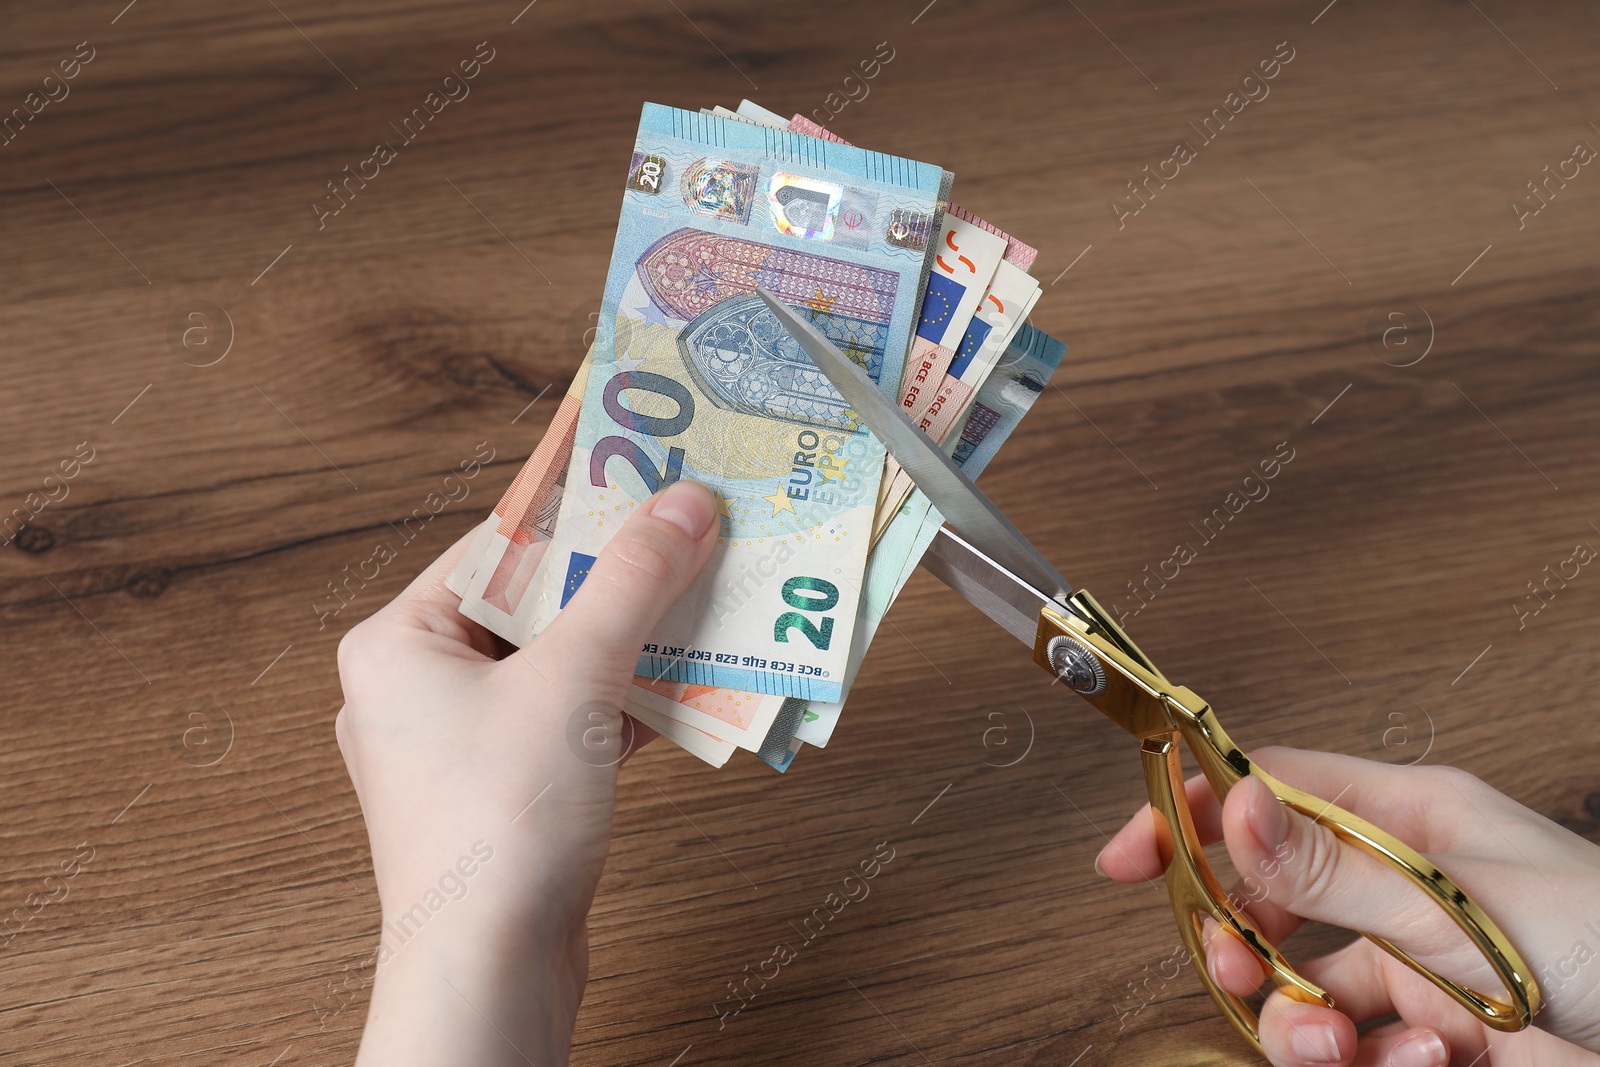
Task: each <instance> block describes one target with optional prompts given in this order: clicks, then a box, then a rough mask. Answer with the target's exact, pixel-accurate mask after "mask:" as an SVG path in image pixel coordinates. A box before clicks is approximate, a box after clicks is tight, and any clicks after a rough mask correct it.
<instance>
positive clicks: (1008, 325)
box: [872, 262, 1040, 543]
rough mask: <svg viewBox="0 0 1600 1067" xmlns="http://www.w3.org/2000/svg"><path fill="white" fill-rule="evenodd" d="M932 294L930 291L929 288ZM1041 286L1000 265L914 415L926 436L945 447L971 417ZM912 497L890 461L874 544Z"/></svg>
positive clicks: (906, 479)
mask: <svg viewBox="0 0 1600 1067" xmlns="http://www.w3.org/2000/svg"><path fill="white" fill-rule="evenodd" d="M929 289H930V291H931V290H932V286H931V285H930V287H929ZM1039 292H1040V290H1039V283H1038V281H1037V280H1035V278H1034V277H1033V276H1032V275H1031V274H1029V273H1028V272H1027V271H1025V270H1022V269H1020V268H1018V267H1015V266H1013V265H1012V264H1010V263H1005V262H1002V263H1000V264H999V268H998V270H996V272H995V274H994V280H993V281H991V282H990V283H989V286H988V288H987V289H986V290H985V292H984V294H983V301H982V306H981V308H980V310H979V313H978V314H977V315H976V316H972V317H969V319H968V321H967V322H966V323H965V324H964V330H965V332H964V333H963V334H962V337H961V343H960V346H959V349H958V351H957V352H956V353H955V358H954V359H953V360H951V361H950V363H949V365H948V366H947V367H946V368H945V374H944V378H943V380H942V381H940V382H939V384H938V386H937V388H935V389H934V390H931V391H930V399H929V400H928V402H927V403H926V404H925V405H924V406H923V408H922V410H921V412H920V413H910V412H908V414H911V417H912V418H913V419H914V420H915V421H916V422H917V424H918V426H920V427H921V428H922V432H923V433H925V434H927V435H928V436H929V437H931V438H933V439H934V440H935V441H937V442H939V443H941V444H943V443H944V442H945V441H946V440H947V439H948V438H949V437H950V433H951V431H952V430H953V429H955V427H957V426H959V425H960V424H961V423H962V422H963V421H964V420H965V419H966V415H967V409H968V406H969V405H970V404H971V403H972V401H973V398H974V397H976V396H977V391H978V390H979V389H981V388H983V383H984V382H985V381H986V380H987V379H988V377H989V373H990V372H991V371H992V370H994V367H995V365H996V364H997V363H998V362H999V361H1000V356H1001V353H1002V352H1004V351H1005V349H1006V346H1007V345H1009V344H1010V343H1011V338H1012V337H1013V336H1014V335H1015V333H1016V331H1017V330H1018V329H1019V328H1020V327H1021V326H1022V323H1023V321H1024V320H1026V319H1027V317H1028V315H1029V313H1031V312H1032V311H1033V306H1034V304H1036V303H1038V302H1039ZM910 492H911V478H910V476H909V475H907V474H906V472H905V471H903V470H901V469H900V465H899V464H898V463H896V462H895V461H894V460H893V459H892V458H891V459H890V460H889V461H888V462H887V464H886V465H885V467H884V480H883V487H882V488H881V489H880V490H879V491H878V510H877V512H876V514H875V516H874V518H873V528H872V538H873V542H874V543H876V542H877V540H878V538H880V537H881V536H883V531H884V529H885V528H886V527H887V526H888V525H889V522H890V521H891V520H892V519H893V518H894V516H895V514H896V513H897V512H898V511H899V510H900V505H901V504H903V503H905V499H906V496H907V495H908V494H909V493H910Z"/></svg>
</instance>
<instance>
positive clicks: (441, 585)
mask: <svg viewBox="0 0 1600 1067" xmlns="http://www.w3.org/2000/svg"><path fill="white" fill-rule="evenodd" d="M476 533H477V527H474V528H473V529H471V530H469V531H467V532H466V533H465V534H463V535H462V536H461V538H460V539H459V540H458V541H456V543H455V544H453V545H451V546H450V547H449V548H447V549H445V551H444V553H443V554H442V555H440V556H439V558H437V559H435V560H434V561H433V562H432V563H430V564H428V566H427V567H425V568H424V569H423V571H422V573H421V574H419V575H417V576H416V577H415V578H414V579H412V581H411V584H410V585H408V586H406V588H405V589H404V590H402V591H401V593H400V595H399V596H397V597H395V598H394V599H393V600H391V601H389V603H387V604H385V605H384V606H383V607H381V608H379V609H378V610H377V611H376V612H374V613H373V614H372V616H371V617H370V618H367V619H364V620H362V621H361V622H359V623H357V624H356V625H355V626H353V627H351V628H350V630H349V631H347V632H346V633H345V635H344V639H343V640H342V641H340V643H339V673H340V676H341V677H342V678H344V679H345V680H346V681H349V680H350V679H351V678H352V677H354V676H355V674H371V673H373V672H371V671H364V670H363V669H362V665H363V664H367V665H368V666H371V667H373V668H374V669H375V671H378V672H381V671H384V670H387V669H388V667H389V666H391V665H392V659H393V657H394V656H396V655H399V656H409V655H411V654H413V653H414V652H415V650H416V648H417V647H418V646H417V644H416V641H417V640H421V641H422V642H423V643H432V644H435V645H437V646H438V649H439V650H440V651H442V652H444V653H446V654H449V655H456V656H461V657H464V658H466V659H468V660H472V661H481V660H485V659H493V658H495V654H496V651H497V650H496V640H495V637H494V635H493V634H491V633H489V631H488V630H486V629H484V628H483V627H482V626H480V625H478V624H477V623H476V622H473V621H472V620H471V619H468V618H467V617H466V616H464V615H462V614H461V612H460V610H459V608H460V606H461V598H460V597H458V596H456V594H455V593H453V592H451V591H450V588H449V586H447V585H445V579H446V578H448V577H449V576H450V572H451V571H452V570H454V569H455V568H456V565H457V564H458V563H460V562H461V560H462V558H463V557H464V556H465V555H466V554H467V552H468V551H469V550H470V549H471V548H472V544H473V540H474V537H475V535H476ZM390 558H392V557H390ZM397 639H398V640H397Z"/></svg>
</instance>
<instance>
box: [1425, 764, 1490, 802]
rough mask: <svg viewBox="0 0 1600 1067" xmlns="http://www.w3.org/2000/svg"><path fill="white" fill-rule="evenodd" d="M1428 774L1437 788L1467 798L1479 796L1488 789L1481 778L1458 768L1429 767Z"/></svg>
mask: <svg viewBox="0 0 1600 1067" xmlns="http://www.w3.org/2000/svg"><path fill="white" fill-rule="evenodd" d="M1428 774H1429V775H1430V776H1431V777H1433V778H1434V779H1435V780H1436V786H1437V787H1441V788H1442V789H1443V790H1450V789H1455V790H1457V791H1459V792H1461V793H1464V794H1465V795H1467V796H1469V797H1477V796H1480V795H1482V794H1483V792H1484V791H1485V790H1487V789H1488V788H1489V787H1488V786H1487V785H1486V784H1485V783H1484V781H1483V779H1482V778H1479V777H1478V776H1477V775H1475V774H1473V773H1472V772H1471V771H1464V770H1462V769H1461V768H1460V767H1444V766H1440V767H1429V768H1428Z"/></svg>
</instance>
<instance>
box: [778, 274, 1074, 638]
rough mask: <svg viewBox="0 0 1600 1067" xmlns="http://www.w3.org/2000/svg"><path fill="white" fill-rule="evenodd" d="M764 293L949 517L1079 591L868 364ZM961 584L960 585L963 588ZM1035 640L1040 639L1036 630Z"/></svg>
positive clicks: (1042, 581)
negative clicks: (893, 398)
mask: <svg viewBox="0 0 1600 1067" xmlns="http://www.w3.org/2000/svg"><path fill="white" fill-rule="evenodd" d="M756 293H757V294H759V295H760V297H761V299H762V300H765V301H766V302H767V306H768V307H770V308H771V309H772V313H773V314H774V315H776V316H777V317H778V321H779V322H781V323H782V324H783V325H784V327H785V328H786V329H787V330H788V331H789V333H790V334H792V335H793V336H794V339H795V340H796V341H798V342H799V344H800V347H801V348H803V349H804V350H805V352H806V354H807V355H809V356H810V357H811V359H812V360H813V361H814V362H815V363H816V365H817V368H818V369H819V370H821V371H822V373H823V374H825V375H827V378H828V381H830V382H832V383H833V387H834V388H835V389H837V390H839V395H840V396H842V397H844V399H845V402H846V403H848V404H849V405H850V406H851V407H852V408H854V409H855V413H856V416H857V417H858V418H860V420H861V421H862V422H863V423H865V424H866V427H867V429H869V430H871V431H872V433H873V434H874V435H875V436H876V437H877V438H878V440H880V441H882V442H883V444H884V447H885V448H887V449H888V450H889V454H890V455H891V456H893V457H894V458H895V459H896V460H897V461H898V462H899V464H900V466H902V467H904V468H905V471H906V473H907V474H909V475H910V476H911V480H912V481H914V482H916V483H917V488H919V489H921V490H922V491H923V492H924V493H926V494H927V496H928V499H929V500H931V501H933V504H934V507H936V508H938V509H939V510H940V511H941V512H943V513H944V517H945V521H946V522H947V523H949V524H950V526H951V528H952V529H954V530H955V531H956V532H958V533H960V534H961V535H962V537H963V538H965V539H966V540H967V541H968V542H970V543H971V544H972V546H973V547H974V548H976V549H977V550H978V551H979V552H980V553H981V554H982V555H984V556H986V557H988V558H989V559H991V560H992V561H994V562H995V563H997V564H999V565H1000V566H1001V567H1003V568H1004V569H1005V570H1007V571H1009V572H1010V573H1011V574H1012V575H1014V576H1016V577H1017V578H1019V579H1021V580H1022V581H1023V582H1025V583H1027V584H1029V585H1031V586H1033V587H1034V588H1036V589H1039V590H1042V591H1044V592H1045V593H1047V594H1049V595H1050V596H1051V597H1054V598H1056V599H1058V600H1060V601H1065V600H1066V599H1067V597H1068V596H1069V595H1071V593H1072V587H1071V586H1070V585H1068V584H1067V580H1066V579H1065V578H1063V577H1061V575H1060V574H1058V573H1057V572H1056V569H1055V568H1054V567H1052V566H1051V565H1050V563H1049V561H1048V560H1046V559H1045V558H1044V556H1042V555H1040V553H1039V550H1038V549H1036V548H1034V547H1033V545H1031V544H1030V543H1029V542H1028V539H1027V538H1026V537H1024V536H1023V535H1022V531H1020V530H1018V529H1017V528H1016V527H1015V526H1013V525H1012V524H1011V520H1010V519H1008V518H1006V517H1005V515H1004V514H1003V513H1002V512H1001V511H1000V509H999V508H997V507H995V506H994V504H993V503H991V502H990V500H989V498H988V497H987V496H985V495H984V494H983V490H981V489H979V488H978V487H977V486H976V485H974V484H973V483H972V479H970V478H968V477H967V476H966V475H965V474H963V473H962V472H961V469H960V468H959V467H957V466H956V465H955V463H954V462H952V461H951V459H950V457H949V456H947V455H945V454H944V452H943V451H942V450H941V449H940V448H939V446H938V445H936V444H934V443H933V439H932V438H930V437H929V436H928V435H927V434H925V433H923V432H922V431H921V430H920V429H918V428H917V425H916V424H915V423H914V422H912V421H911V420H910V419H908V418H906V416H905V413H904V412H902V411H901V410H900V409H899V408H898V407H897V406H896V405H895V404H894V402H893V401H891V400H890V399H889V398H888V397H887V396H885V395H884V393H883V390H881V389H879V388H878V387H877V385H875V384H874V383H873V381H872V379H871V378H869V377H867V374H866V372H865V371H863V370H862V369H861V368H860V367H859V366H857V365H856V363H855V362H854V361H852V360H851V359H849V358H848V357H847V356H845V354H844V353H843V352H840V351H839V350H838V349H837V348H836V347H834V344H833V342H832V341H829V340H828V339H827V338H826V337H824V336H823V335H822V334H821V333H820V332H819V331H818V330H817V328H816V327H815V326H812V325H811V324H810V323H809V322H806V321H805V320H804V319H802V318H800V317H799V316H798V315H796V314H794V312H792V311H790V310H789V309H788V308H787V307H786V306H784V304H783V303H782V302H781V301H779V300H778V298H777V297H775V296H773V295H772V294H771V293H769V292H767V291H766V290H765V289H760V288H758V289H757V290H756ZM959 591H960V590H958V592H959ZM1029 642H1030V643H1031V642H1032V639H1031V638H1029Z"/></svg>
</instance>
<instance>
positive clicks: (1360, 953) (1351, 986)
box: [1296, 938, 1442, 1023]
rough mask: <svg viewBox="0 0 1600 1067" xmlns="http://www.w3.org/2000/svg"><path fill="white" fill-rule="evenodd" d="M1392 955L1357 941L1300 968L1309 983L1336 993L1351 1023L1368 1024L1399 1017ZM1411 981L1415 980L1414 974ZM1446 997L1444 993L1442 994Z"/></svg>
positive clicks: (1370, 944) (1335, 1001)
mask: <svg viewBox="0 0 1600 1067" xmlns="http://www.w3.org/2000/svg"><path fill="white" fill-rule="evenodd" d="M1387 960H1389V955H1388V953H1386V952H1384V951H1383V949H1381V948H1379V947H1378V946H1377V945H1374V944H1373V943H1372V942H1371V941H1368V940H1367V939H1366V938H1357V939H1356V940H1355V941H1352V942H1351V943H1350V944H1348V945H1346V946H1344V948H1341V949H1339V950H1337V951H1335V952H1330V953H1328V954H1327V955H1326V956H1322V957H1319V958H1317V959H1312V960H1306V961H1305V963H1303V964H1301V965H1299V966H1298V967H1297V968H1296V969H1297V970H1298V971H1299V972H1300V974H1301V975H1302V976H1303V977H1305V978H1306V979H1307V980H1308V981H1311V982H1314V983H1316V984H1317V985H1319V986H1321V987H1322V988H1323V989H1326V990H1327V991H1328V992H1329V993H1331V994H1333V999H1334V1003H1336V1004H1338V1006H1339V1010H1340V1011H1341V1012H1343V1013H1344V1014H1345V1016H1347V1017H1348V1018H1349V1019H1350V1020H1351V1021H1353V1022H1358V1023H1364V1022H1370V1021H1371V1020H1373V1019H1382V1018H1385V1017H1386V1016H1390V1015H1393V1014H1395V1011H1396V1010H1397V1009H1396V1008H1395V1003H1394V998H1393V996H1392V995H1391V994H1390V991H1389V974H1390V969H1389V968H1388V967H1387V966H1386V964H1385V961H1387ZM1403 974H1404V978H1405V979H1406V980H1407V981H1415V979H1413V978H1412V977H1411V972H1410V971H1405V972H1403ZM1441 995H1442V994H1441Z"/></svg>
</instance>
